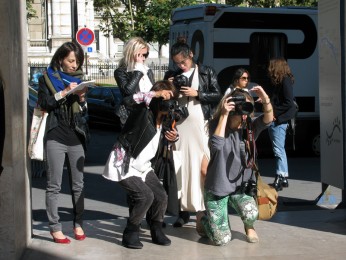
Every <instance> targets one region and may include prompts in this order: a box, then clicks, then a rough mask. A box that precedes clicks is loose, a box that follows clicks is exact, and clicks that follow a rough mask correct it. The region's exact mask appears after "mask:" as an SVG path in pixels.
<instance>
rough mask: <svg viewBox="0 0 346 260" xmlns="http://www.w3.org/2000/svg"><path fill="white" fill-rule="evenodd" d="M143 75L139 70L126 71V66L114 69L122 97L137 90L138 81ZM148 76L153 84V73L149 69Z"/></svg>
mask: <svg viewBox="0 0 346 260" xmlns="http://www.w3.org/2000/svg"><path fill="white" fill-rule="evenodd" d="M142 77H143V73H142V72H141V71H138V70H135V71H129V72H128V71H127V68H124V67H119V68H117V69H116V70H115V71H114V78H115V81H116V82H117V85H118V87H119V88H120V91H121V94H122V95H123V97H127V96H129V95H132V94H135V93H137V92H139V81H140V80H141V78H142ZM148 77H149V79H150V81H151V83H152V84H154V82H155V80H154V73H153V71H152V70H151V69H149V70H148Z"/></svg>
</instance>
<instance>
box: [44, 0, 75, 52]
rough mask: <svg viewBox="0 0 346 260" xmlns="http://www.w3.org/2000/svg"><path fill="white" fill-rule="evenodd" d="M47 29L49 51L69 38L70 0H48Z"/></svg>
mask: <svg viewBox="0 0 346 260" xmlns="http://www.w3.org/2000/svg"><path fill="white" fill-rule="evenodd" d="M47 11H48V28H49V29H48V30H49V36H50V38H51V43H50V47H51V52H52V53H54V52H55V51H56V49H57V48H58V47H60V46H61V45H62V44H63V43H64V42H67V41H70V40H71V0H50V1H48V8H47Z"/></svg>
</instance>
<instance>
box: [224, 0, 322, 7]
mask: <svg viewBox="0 0 346 260" xmlns="http://www.w3.org/2000/svg"><path fill="white" fill-rule="evenodd" d="M317 3H318V0H226V4H229V5H233V6H244V5H246V6H249V7H276V6H307V7H317Z"/></svg>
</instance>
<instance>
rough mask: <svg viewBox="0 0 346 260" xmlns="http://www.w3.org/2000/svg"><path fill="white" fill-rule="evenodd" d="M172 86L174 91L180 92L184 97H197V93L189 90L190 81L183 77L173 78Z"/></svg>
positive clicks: (194, 90) (191, 89)
mask: <svg viewBox="0 0 346 260" xmlns="http://www.w3.org/2000/svg"><path fill="white" fill-rule="evenodd" d="M172 82H173V84H174V86H175V87H176V89H177V90H178V91H179V92H181V93H182V94H183V95H184V96H187V97H196V96H198V91H197V90H196V89H193V88H191V85H190V84H191V83H190V79H189V78H188V77H186V76H185V75H182V74H181V75H178V76H175V77H174V78H173V81H172Z"/></svg>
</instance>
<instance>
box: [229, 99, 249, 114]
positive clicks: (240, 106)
mask: <svg viewBox="0 0 346 260" xmlns="http://www.w3.org/2000/svg"><path fill="white" fill-rule="evenodd" d="M230 102H234V111H233V110H231V111H230V115H250V114H251V113H252V112H253V111H254V106H253V104H252V103H251V102H247V101H246V98H245V96H241V95H239V96H233V97H230V98H229V99H227V103H230Z"/></svg>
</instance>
